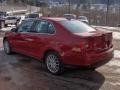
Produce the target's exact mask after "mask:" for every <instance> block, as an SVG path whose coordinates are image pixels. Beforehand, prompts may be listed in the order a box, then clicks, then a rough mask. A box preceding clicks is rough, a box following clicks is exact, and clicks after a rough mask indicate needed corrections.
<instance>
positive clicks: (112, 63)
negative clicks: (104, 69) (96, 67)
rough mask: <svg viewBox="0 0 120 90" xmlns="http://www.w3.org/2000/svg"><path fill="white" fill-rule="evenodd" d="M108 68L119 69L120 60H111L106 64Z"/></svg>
mask: <svg viewBox="0 0 120 90" xmlns="http://www.w3.org/2000/svg"><path fill="white" fill-rule="evenodd" d="M107 65H108V66H118V67H120V60H112V61H110V62H109V63H107Z"/></svg>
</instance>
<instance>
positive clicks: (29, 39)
mask: <svg viewBox="0 0 120 90" xmlns="http://www.w3.org/2000/svg"><path fill="white" fill-rule="evenodd" d="M25 40H26V41H33V39H31V38H26V39H25Z"/></svg>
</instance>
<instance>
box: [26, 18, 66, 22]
mask: <svg viewBox="0 0 120 90" xmlns="http://www.w3.org/2000/svg"><path fill="white" fill-rule="evenodd" d="M26 20H48V21H55V22H59V21H66V20H68V19H66V18H63V17H41V18H26V19H24V21H26Z"/></svg>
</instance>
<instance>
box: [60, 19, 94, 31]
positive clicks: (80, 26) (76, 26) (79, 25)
mask: <svg viewBox="0 0 120 90" xmlns="http://www.w3.org/2000/svg"><path fill="white" fill-rule="evenodd" d="M60 24H61V25H62V26H64V27H65V28H66V29H67V30H69V31H70V32H72V33H84V32H91V31H96V30H95V29H94V28H92V27H90V26H89V25H87V24H85V23H83V22H80V21H78V20H64V21H60Z"/></svg>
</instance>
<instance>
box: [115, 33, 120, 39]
mask: <svg viewBox="0 0 120 90" xmlns="http://www.w3.org/2000/svg"><path fill="white" fill-rule="evenodd" d="M113 38H114V39H118V40H120V33H119V32H113Z"/></svg>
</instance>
